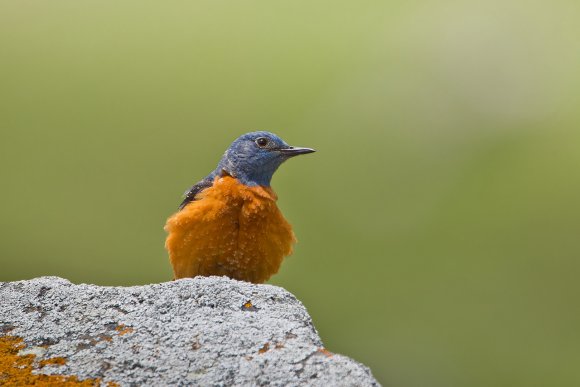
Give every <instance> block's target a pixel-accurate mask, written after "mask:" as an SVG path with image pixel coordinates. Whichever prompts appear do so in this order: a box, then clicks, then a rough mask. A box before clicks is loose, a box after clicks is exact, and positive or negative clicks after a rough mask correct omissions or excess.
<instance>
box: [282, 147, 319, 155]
mask: <svg viewBox="0 0 580 387" xmlns="http://www.w3.org/2000/svg"><path fill="white" fill-rule="evenodd" d="M279 151H280V153H282V154H283V155H286V156H288V157H293V156H298V155H305V154H307V153H312V152H316V151H315V150H314V149H311V148H301V147H299V146H291V147H288V148H281V149H279Z"/></svg>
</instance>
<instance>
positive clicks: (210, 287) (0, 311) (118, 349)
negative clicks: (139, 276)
mask: <svg viewBox="0 0 580 387" xmlns="http://www.w3.org/2000/svg"><path fill="white" fill-rule="evenodd" d="M2 335H4V336H6V335H10V336H17V337H21V338H23V339H24V344H25V345H26V347H25V348H23V349H21V350H20V353H19V355H26V354H32V355H35V359H36V360H37V361H39V362H41V361H42V360H43V359H49V361H46V360H45V363H46V364H47V365H45V366H43V368H42V369H40V370H36V371H34V372H36V373H43V374H51V375H55V374H59V375H75V376H76V377H78V378H79V380H83V379H89V378H91V379H92V380H99V381H102V382H103V384H106V383H107V382H115V383H118V384H119V385H122V386H126V385H151V386H153V385H155V386H159V385H203V386H210V385H219V386H226V385H244V386H256V385H272V386H282V385H284V386H286V385H288V386H294V385H296V386H297V385H308V386H376V385H378V383H377V382H376V380H375V379H374V378H373V376H372V375H371V372H370V371H369V369H368V368H366V367H365V366H363V365H362V364H360V363H357V362H356V361H354V360H351V359H349V358H347V357H345V356H341V355H337V354H332V353H330V352H328V351H327V350H325V349H324V348H323V346H322V342H321V340H320V338H319V337H318V334H317V332H316V329H315V328H314V326H313V325H312V321H311V318H310V316H309V315H308V313H307V312H306V309H305V308H304V306H303V305H302V304H301V303H300V302H299V301H298V300H297V299H296V298H295V297H294V296H293V295H292V294H290V293H289V292H287V291H286V290H284V289H282V288H279V287H275V286H270V285H253V284H249V283H245V282H239V281H235V280H230V279H227V278H225V277H198V278H195V279H184V280H179V281H174V282H167V283H161V284H154V285H146V286H135V287H102V286H95V285H74V284H72V283H70V282H69V281H67V280H64V279H61V278H57V277H42V278H37V279H33V280H30V281H19V282H5V283H0V336H2ZM61 358H64V360H63V361H60V362H58V361H52V362H51V361H50V359H61ZM52 363H55V364H52ZM57 363H60V364H57ZM95 378H99V379H95Z"/></svg>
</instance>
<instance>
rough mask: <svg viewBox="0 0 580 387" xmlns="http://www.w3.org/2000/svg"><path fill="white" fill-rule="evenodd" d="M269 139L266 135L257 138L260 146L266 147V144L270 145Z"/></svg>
mask: <svg viewBox="0 0 580 387" xmlns="http://www.w3.org/2000/svg"><path fill="white" fill-rule="evenodd" d="M268 142H269V141H268V139H267V138H266V137H260V138H258V139H257V140H256V144H258V146H259V147H260V148H264V147H265V146H266V145H268Z"/></svg>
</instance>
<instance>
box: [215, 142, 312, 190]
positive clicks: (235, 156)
mask: <svg viewBox="0 0 580 387" xmlns="http://www.w3.org/2000/svg"><path fill="white" fill-rule="evenodd" d="M312 152H314V149H310V148H299V147H293V146H290V145H288V144H286V143H285V142H284V141H283V140H282V139H281V138H280V137H278V136H276V135H275V134H273V133H270V132H251V133H246V134H244V135H242V136H240V137H238V138H237V139H236V140H235V141H234V142H233V143H232V145H230V147H229V148H228V149H227V150H226V152H225V153H224V155H223V156H222V159H221V160H220V162H219V164H218V166H217V168H216V170H215V171H214V172H213V173H212V174H211V175H210V176H216V175H222V174H224V173H225V174H228V175H231V176H233V177H235V178H236V179H238V180H239V181H240V182H241V183H242V184H245V185H249V186H256V185H261V186H265V187H268V186H270V181H271V180H272V175H274V172H276V170H277V169H278V167H279V166H280V165H281V164H282V163H283V162H284V161H286V160H288V159H289V158H291V157H294V156H297V155H303V154H306V153H312Z"/></svg>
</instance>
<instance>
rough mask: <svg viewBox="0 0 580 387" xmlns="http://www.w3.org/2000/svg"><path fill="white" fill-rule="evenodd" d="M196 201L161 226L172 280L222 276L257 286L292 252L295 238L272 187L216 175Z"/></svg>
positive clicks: (275, 270) (276, 269)
mask: <svg viewBox="0 0 580 387" xmlns="http://www.w3.org/2000/svg"><path fill="white" fill-rule="evenodd" d="M196 199H197V200H195V201H192V202H190V203H189V204H187V206H185V208H183V209H182V210H181V211H179V212H177V213H176V214H174V215H172V216H171V217H170V218H169V219H168V220H167V223H166V225H165V230H166V231H167V232H168V234H169V235H168V236H167V240H166V242H165V247H166V248H167V250H168V251H169V259H170V261H171V265H172V266H173V272H174V275H175V278H176V279H177V278H184V277H195V276H197V275H204V276H207V275H226V276H228V277H230V278H235V279H239V280H243V281H249V282H254V283H262V282H264V281H266V280H267V279H268V278H270V277H271V276H272V275H273V274H275V273H276V272H277V271H278V269H279V267H280V264H281V263H282V260H283V259H284V257H285V256H287V255H290V254H291V253H292V245H293V244H294V243H295V242H296V238H295V236H294V233H293V232H292V227H291V226H290V224H289V223H288V222H287V221H286V219H284V216H283V215H282V213H281V212H280V210H279V209H278V207H277V206H276V200H277V196H276V194H275V193H274V191H273V190H272V189H271V188H269V187H262V186H254V187H249V186H245V185H243V184H241V183H240V182H239V181H238V180H236V179H235V178H233V177H231V176H224V177H216V178H215V180H214V182H213V185H212V186H211V187H209V188H206V189H205V190H203V191H201V192H200V193H199V194H198V195H197V197H196Z"/></svg>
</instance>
